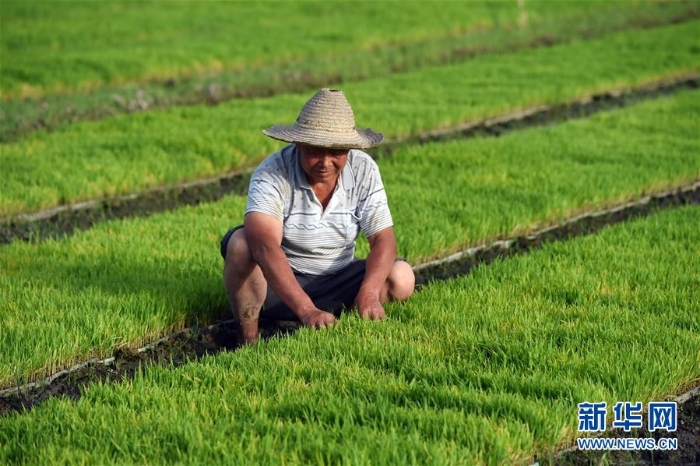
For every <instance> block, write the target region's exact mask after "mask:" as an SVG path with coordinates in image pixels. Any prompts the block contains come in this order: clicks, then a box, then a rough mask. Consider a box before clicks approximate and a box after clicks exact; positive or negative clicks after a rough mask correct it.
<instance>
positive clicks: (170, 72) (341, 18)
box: [0, 0, 692, 98]
mask: <svg viewBox="0 0 700 466" xmlns="http://www.w3.org/2000/svg"><path fill="white" fill-rule="evenodd" d="M689 5H692V3H687V2H673V3H671V4H670V5H663V2H656V1H654V2H643V3H641V4H632V3H627V2H615V3H612V4H608V5H605V4H600V3H591V2H585V1H576V2H574V1H569V2H566V4H560V3H554V2H547V1H532V0H528V2H526V3H525V8H524V11H525V12H526V14H527V19H528V25H527V27H523V28H522V29H527V28H530V27H537V25H539V24H540V23H543V22H545V21H550V22H555V23H556V22H557V19H558V20H559V22H561V23H565V22H566V23H570V21H571V18H572V17H574V15H576V16H577V17H578V18H579V19H580V20H581V19H583V21H582V22H583V24H587V23H588V22H589V21H590V22H593V21H591V20H590V18H589V17H588V16H591V15H595V17H596V18H600V17H607V18H610V17H620V16H621V17H623V18H624V17H626V16H628V15H634V14H638V13H640V12H645V13H647V14H650V13H651V12H653V13H656V14H659V12H661V13H660V14H662V15H663V14H664V12H666V11H668V12H674V13H676V14H677V13H678V12H679V11H684V10H685V8H687V7H688V6H689ZM520 15H521V10H520V9H519V8H518V4H517V3H516V2H470V3H468V4H466V3H462V2H440V3H439V4H435V3H431V4H429V3H423V2H409V3H407V4H405V5H403V6H401V7H400V8H399V7H397V6H396V4H394V3H392V2H359V1H354V2H348V1H346V2H334V3H332V4H319V3H313V2H275V3H271V2H264V3H253V2H213V3H211V4H208V5H207V6H206V8H204V7H203V6H202V5H201V4H199V3H197V2H194V1H186V2H185V1H182V2H176V3H173V4H169V5H167V6H164V5H163V4H160V3H157V2H156V3H154V2H138V3H134V2H125V1H120V2H99V3H93V2H76V1H73V2H60V3H56V2H47V1H16V0H6V1H4V2H3V4H2V10H1V16H0V26H1V27H2V30H3V34H2V38H1V39H0V54H2V56H3V73H2V77H1V78H0V86H1V87H2V96H3V97H4V98H8V97H9V98H12V97H34V98H39V97H43V96H45V95H47V94H52V93H62V92H75V91H80V92H83V91H89V90H93V89H95V88H98V87H101V86H105V85H115V84H120V83H124V82H130V81H137V82H138V81H149V80H154V79H157V80H165V79H167V78H176V79H178V78H183V77H188V76H191V75H198V74H199V75H201V74H205V73H221V72H222V71H228V72H239V71H242V70H247V69H251V68H259V67H261V66H263V65H280V64H285V63H289V62H302V63H303V62H305V61H308V60H314V59H317V57H319V56H322V57H333V56H335V55H338V54H343V53H348V52H352V51H356V50H363V51H365V52H366V53H365V56H364V57H363V58H365V59H369V58H371V52H373V51H376V50H377V49H381V48H383V47H387V46H391V45H394V44H400V45H402V46H403V47H411V46H412V45H413V44H415V43H421V42H423V41H425V40H427V39H431V40H435V39H440V38H449V37H454V36H461V37H462V38H463V42H464V43H466V44H470V42H472V41H473V37H474V36H477V37H478V35H479V34H478V33H479V32H482V31H485V30H486V31H489V30H494V29H501V30H513V29H515V31H514V32H512V34H513V35H520V36H525V37H527V31H521V32H520V33H518V22H519V18H520ZM560 27H561V26H560ZM470 39H471V40H470ZM362 61H363V60H358V62H357V64H353V66H361V67H365V66H366V65H365V64H363V63H362Z"/></svg>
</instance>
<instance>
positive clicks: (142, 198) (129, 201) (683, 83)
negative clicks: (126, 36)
mask: <svg viewBox="0 0 700 466" xmlns="http://www.w3.org/2000/svg"><path fill="white" fill-rule="evenodd" d="M698 87H700V78H698V76H697V74H693V75H689V76H685V77H682V78H678V79H674V80H670V81H663V82H657V83H653V84H650V85H647V86H644V87H641V88H639V89H635V90H633V91H626V92H615V93H603V94H598V95H594V96H591V97H589V98H586V99H583V100H580V101H578V102H574V103H569V104H566V105H558V106H552V107H541V108H536V109H531V110H529V111H523V112H519V113H517V114H514V115H509V116H506V117H502V118H498V119H493V120H487V121H483V122H479V123H475V124H469V125H466V126H463V127H460V128H455V129H452V130H449V131H440V132H431V133H426V134H422V135H418V136H416V137H413V138H409V139H406V140H402V141H396V142H387V143H385V144H384V145H383V146H380V148H378V149H377V150H376V151H375V153H374V154H372V155H373V156H374V157H388V156H391V154H392V153H393V152H395V151H396V150H397V149H398V148H399V147H401V146H403V145H407V144H421V143H426V142H430V141H443V140H448V139H458V138H472V137H476V136H500V135H501V134H504V133H507V132H509V131H515V130H519V129H524V128H528V127H533V126H542V125H549V124H554V123H557V122H561V121H565V120H568V119H574V118H585V117H588V116H590V115H591V114H593V113H596V112H601V111H608V110H611V109H613V108H620V107H625V106H629V105H634V104H635V103H637V102H641V101H644V100H649V99H654V98H659V97H662V96H665V95H670V94H673V93H675V92H679V91H681V90H685V89H697V88H698ZM250 174H251V172H250V170H244V171H241V172H237V173H229V174H225V175H222V176H219V177H214V178H210V179H206V180H200V181H196V182H189V183H184V184H181V185H176V186H169V187H162V188H156V189H152V190H149V191H146V192H143V193H138V194H132V195H128V196H121V197H115V198H108V199H102V200H96V201H90V202H84V203H80V204H75V205H72V206H63V207H58V208H55V209H50V210H47V211H43V212H38V213H36V214H30V215H20V216H17V217H14V218H11V219H3V220H0V244H5V243H10V242H12V241H16V240H24V241H41V240H43V239H47V238H58V237H63V236H69V235H72V234H73V232H75V231H77V230H85V229H88V228H90V227H91V226H92V225H94V224H95V223H97V222H100V221H104V220H111V219H118V218H126V217H143V216H149V215H152V214H154V213H158V212H163V211H168V210H173V209H176V208H178V207H180V206H184V205H197V204H200V203H203V202H213V201H216V200H219V199H221V198H222V197H223V196H225V195H227V194H239V195H244V194H245V193H246V192H247V185H248V181H249V179H250Z"/></svg>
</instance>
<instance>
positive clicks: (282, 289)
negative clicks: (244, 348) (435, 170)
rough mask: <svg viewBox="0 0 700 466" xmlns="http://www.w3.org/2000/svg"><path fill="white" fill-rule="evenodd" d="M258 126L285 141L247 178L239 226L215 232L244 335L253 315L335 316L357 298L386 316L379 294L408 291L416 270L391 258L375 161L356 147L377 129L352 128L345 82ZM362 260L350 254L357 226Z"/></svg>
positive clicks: (317, 323) (248, 339)
mask: <svg viewBox="0 0 700 466" xmlns="http://www.w3.org/2000/svg"><path fill="white" fill-rule="evenodd" d="M263 133H264V134H265V135H267V136H269V137H271V138H274V139H278V140H281V141H285V142H289V143H291V145H289V146H287V147H285V148H283V149H282V150H280V151H278V152H275V153H274V154H272V155H270V156H269V157H267V158H266V159H265V160H264V161H263V162H262V163H261V164H260V165H259V166H258V168H257V169H256V170H255V172H254V173H253V176H252V178H251V180H250V186H249V188H248V203H247V205H246V214H245V220H244V223H243V225H242V226H239V227H236V228H234V229H233V230H231V231H229V232H228V233H227V234H226V235H225V236H224V238H223V239H222V241H221V254H222V256H223V257H224V261H225V265H224V284H225V286H226V291H227V294H228V299H229V303H230V305H231V309H232V311H233V314H234V317H235V318H236V320H238V321H239V322H240V330H241V337H242V341H243V343H244V344H251V343H255V342H256V341H257V340H258V318H259V316H260V313H261V308H262V315H263V316H264V317H267V318H272V319H279V320H297V319H298V320H300V321H301V322H302V323H303V324H304V325H306V326H309V327H315V328H320V327H325V326H328V325H332V324H333V323H334V322H335V319H336V316H337V315H339V314H340V311H341V309H343V308H345V309H350V308H352V307H356V308H357V310H358V312H359V314H360V316H362V317H363V318H367V319H373V320H375V319H382V318H383V317H385V312H384V308H383V306H382V303H385V302H387V301H391V300H405V299H408V297H410V296H411V294H412V293H413V287H414V283H415V276H414V274H413V271H412V269H411V267H410V266H409V265H408V264H407V263H406V262H404V261H400V260H399V261H397V260H396V239H395V237H394V231H393V223H392V219H391V213H390V212H389V207H388V204H387V199H386V193H385V192H384V186H383V184H382V180H381V178H380V176H379V170H378V168H377V165H376V163H375V162H374V161H373V160H372V159H371V158H370V156H369V155H367V154H366V153H364V152H362V151H361V150H359V149H366V148H368V147H372V146H374V145H377V144H379V143H380V142H381V141H382V139H383V136H382V134H380V133H375V132H374V131H372V130H370V129H357V128H355V116H354V114H353V111H352V108H351V107H350V105H349V104H348V102H347V100H346V99H345V96H344V95H343V93H342V92H341V91H338V90H333V89H321V90H320V91H319V92H318V93H317V94H316V95H315V96H314V97H312V98H311V99H310V100H309V101H308V102H307V103H306V104H305V105H304V107H303V108H302V110H301V112H300V113H299V117H298V118H297V121H296V123H295V124H294V125H279V126H273V127H271V128H270V129H268V130H267V131H263ZM360 230H361V231H362V232H363V233H364V234H365V235H366V236H367V238H368V240H369V244H370V253H369V255H368V257H367V259H366V260H357V259H356V258H355V257H354V252H355V239H356V238H357V235H358V233H359V231H360Z"/></svg>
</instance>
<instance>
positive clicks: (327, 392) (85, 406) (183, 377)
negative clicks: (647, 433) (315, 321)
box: [0, 207, 700, 464]
mask: <svg viewBox="0 0 700 466" xmlns="http://www.w3.org/2000/svg"><path fill="white" fill-rule="evenodd" d="M698 223H700V209H699V208H697V207H685V208H679V209H676V210H673V211H666V212H662V213H659V214H657V215H653V216H650V217H647V218H645V219H643V220H637V221H633V222H629V223H626V224H622V225H618V226H615V227H612V228H609V229H606V230H604V231H603V232H601V233H600V234H599V235H595V236H589V237H586V238H580V239H577V240H572V241H570V242H565V243H555V244H550V245H547V246H545V248H544V249H543V250H541V251H538V252H535V253H533V254H531V255H528V256H520V257H518V258H515V259H511V260H507V261H504V262H499V263H495V264H492V265H491V266H489V267H483V268H479V269H477V270H476V271H475V272H473V273H472V274H471V275H470V276H468V277H464V278H460V279H456V280H451V281H446V282H440V283H435V284H433V285H431V286H430V287H428V288H426V289H424V290H422V291H421V292H419V293H417V294H416V295H415V296H414V297H413V298H412V299H411V300H409V301H408V302H407V303H405V304H391V305H389V306H387V307H388V319H387V320H386V321H384V322H381V323H377V322H367V321H362V320H360V319H358V318H357V317H356V316H345V317H344V318H343V319H341V321H340V323H339V325H337V326H336V327H334V328H332V329H327V330H324V331H313V330H308V329H302V330H300V331H299V332H297V333H296V334H294V336H293V337H289V338H282V339H278V340H271V341H268V342H266V343H264V344H260V345H258V346H256V347H253V348H246V349H242V350H239V351H236V352H233V353H220V354H218V355H216V356H214V357H206V358H204V359H202V360H199V361H197V363H196V364H188V365H185V366H182V367H180V368H178V369H170V368H161V367H154V368H150V369H149V370H148V371H145V372H142V373H140V374H138V375H137V377H136V378H135V379H134V380H131V381H125V382H123V383H117V384H106V385H98V386H92V387H90V388H87V389H86V390H85V391H84V393H83V395H82V397H81V399H80V400H79V401H78V402H77V403H74V402H71V401H70V400H67V399H53V400H51V401H49V402H47V403H46V404H44V405H43V406H41V407H39V408H37V409H35V410H33V411H32V412H30V413H26V414H23V415H12V416H10V417H5V418H1V419H0V461H1V462H8V461H9V462H22V463H25V462H26V463H46V462H66V461H68V462H80V463H83V462H85V461H88V462H95V463H104V462H127V463H132V462H138V463H172V462H180V461H189V460H191V459H192V458H196V459H197V461H201V462H203V463H233V464H238V463H248V462H254V463H304V464H308V463H338V462H343V463H359V464H367V463H375V462H376V463H381V464H408V463H418V464H428V463H438V464H448V463H469V464H481V463H485V464H506V463H507V464H513V463H522V462H525V461H526V460H528V459H531V458H532V457H533V456H535V455H537V456H538V457H540V458H542V457H545V458H546V457H547V455H549V454H551V453H552V452H553V451H555V450H556V449H557V448H560V447H562V446H566V445H568V444H570V443H571V442H572V441H573V438H574V436H575V435H576V427H577V422H576V412H577V409H576V406H577V403H580V402H583V401H607V402H608V405H609V406H612V404H614V403H615V402H616V401H620V400H634V401H641V402H642V403H644V404H645V405H646V403H647V402H648V401H651V400H663V399H667V397H668V396H670V395H673V394H675V393H678V392H679V391H681V390H683V389H684V388H686V387H687V386H688V385H689V384H691V383H696V382H697V380H698V377H700V356H699V355H700V340H698V339H697V334H698V332H700V317H699V316H698V313H697V309H698V307H699V306H700V291H699V290H700V275H698V272H697V267H695V264H696V262H697V257H698V255H699V254H700V247H699V245H700V230H698V228H697V225H698Z"/></svg>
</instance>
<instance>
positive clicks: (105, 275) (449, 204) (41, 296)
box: [0, 91, 700, 386]
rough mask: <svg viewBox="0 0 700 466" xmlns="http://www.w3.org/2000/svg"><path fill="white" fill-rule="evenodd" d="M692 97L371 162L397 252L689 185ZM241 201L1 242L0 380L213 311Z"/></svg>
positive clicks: (149, 336) (454, 243) (428, 252)
mask: <svg viewBox="0 0 700 466" xmlns="http://www.w3.org/2000/svg"><path fill="white" fill-rule="evenodd" d="M699 96H700V94H699V93H698V92H696V91H693V92H691V91H687V92H682V93H678V94H676V95H674V96H673V97H669V98H667V99H660V100H657V101H649V102H645V103H643V104H640V105H638V106H635V107H631V108H627V109H623V110H617V111H612V112H610V113H606V114H598V115H595V116H594V117H593V118H591V119H589V120H578V121H572V122H568V123H565V124H562V125H560V126H557V127H548V128H537V129H531V130H527V131H522V132H518V133H510V134H508V135H506V136H504V137H502V138H498V139H489V138H485V139H474V140H470V141H451V142H446V143H431V144H427V145H422V146H408V147H403V148H401V149H399V150H398V151H397V152H396V153H395V154H394V156H393V157H391V158H389V159H380V160H379V165H380V169H381V170H382V174H383V178H384V182H385V186H386V189H387V192H388V195H389V199H390V204H391V208H392V213H393V216H394V221H395V225H396V227H395V229H396V234H397V241H398V245H399V252H400V254H401V255H403V256H405V257H408V258H409V259H410V260H411V262H412V263H414V264H417V263H420V262H423V261H425V260H428V259H430V258H433V257H435V256H439V255H445V254H447V253H449V252H452V251H454V250H457V249H461V248H462V247H464V246H468V245H473V244H476V243H480V242H482V241H484V240H486V239H489V238H494V237H501V236H507V235H511V234H514V233H522V232H525V231H530V230H532V229H533V228H535V227H537V226H541V225H543V224H549V223H551V222H554V221H557V220H561V219H563V218H567V217H570V216H572V215H574V214H575V213H579V212H581V211H583V210H587V209H590V208H594V207H602V206H606V205H610V204H615V203H618V202H621V201H623V200H627V199H630V198H634V197H636V196H639V195H641V194H642V193H648V192H653V191H658V190H661V189H665V188H669V187H673V186H677V185H681V184H684V183H687V182H688V181H692V180H697V179H698V177H699V176H700V159H698V157H697V153H698V149H699V148H698V139H697V128H698V123H699V121H700V106H698V105H697V103H698V98H699ZM244 204H245V197H244V196H229V197H226V198H224V199H223V200H221V201H219V202H216V203H211V204H205V205H201V206H198V207H187V208H182V209H179V210H177V211H175V212H171V213H164V214H158V215H155V216H153V217H149V218H140V219H130V220H124V221H112V222H106V223H103V224H100V225H98V226H96V227H95V228H94V229H92V230H90V231H84V232H80V233H78V234H76V235H75V236H73V237H70V238H67V239H65V240H50V241H46V242H43V243H39V244H31V243H13V244H10V245H6V246H3V247H2V248H0V286H1V287H2V289H3V290H4V292H3V294H2V295H1V296H0V309H2V312H0V359H2V360H3V361H6V362H7V363H6V364H3V365H2V366H0V386H8V385H14V384H18V383H21V382H23V381H26V380H27V379H30V378H32V377H34V376H37V375H42V374H46V373H47V372H53V371H54V370H56V369H58V368H61V367H65V366H66V365H69V364H71V363H72V362H74V361H76V360H84V359H86V358H87V357H89V356H100V355H105V354H108V353H110V352H111V351H112V350H113V349H114V348H115V347H118V346H121V345H138V344H140V343H143V342H144V341H150V340H154V339H156V338H157V337H159V336H162V335H164V334H167V333H168V332H169V331H171V330H174V329H178V328H182V327H183V326H185V325H189V324H191V323H194V322H200V323H204V322H206V321H208V320H210V319H212V318H214V317H216V316H217V315H218V314H219V312H221V310H223V309H225V308H226V300H225V294H224V292H223V288H222V285H221V278H220V271H221V259H220V258H219V257H218V240H219V238H220V236H221V234H223V232H225V231H226V230H227V229H228V228H230V227H231V226H233V225H235V224H237V223H240V222H241V220H242V214H243V208H244ZM366 251H367V247H366V243H365V242H362V243H361V244H360V245H359V249H358V252H359V254H360V255H362V254H365V253H366Z"/></svg>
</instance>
